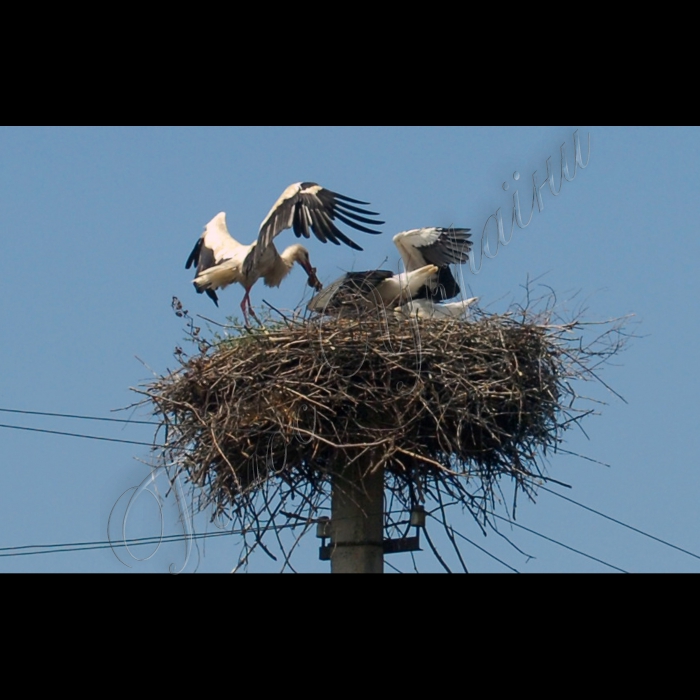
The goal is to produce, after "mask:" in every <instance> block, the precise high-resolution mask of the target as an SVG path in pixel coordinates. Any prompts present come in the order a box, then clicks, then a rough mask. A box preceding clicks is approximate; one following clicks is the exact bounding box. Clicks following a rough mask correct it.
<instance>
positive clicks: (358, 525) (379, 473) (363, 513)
mask: <svg viewBox="0 0 700 700" xmlns="http://www.w3.org/2000/svg"><path fill="white" fill-rule="evenodd" d="M371 464H372V456H371V453H368V454H367V456H366V457H361V458H360V459H358V460H357V461H356V462H354V463H353V464H351V465H349V466H347V467H345V468H344V469H342V471H341V472H340V473H339V474H335V475H334V476H333V477H332V484H331V522H330V525H331V544H330V547H329V549H330V559H331V573H332V574H381V573H384V543H383V537H384V470H383V469H377V470H376V471H374V472H373V473H368V470H369V469H370V467H371Z"/></svg>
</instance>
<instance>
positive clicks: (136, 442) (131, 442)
mask: <svg viewBox="0 0 700 700" xmlns="http://www.w3.org/2000/svg"><path fill="white" fill-rule="evenodd" d="M0 428H11V429H12V430H29V431H31V432H33V433H49V434H50V435H65V436H68V437H77V438H84V439H86V440H105V441H106V442H123V443H126V444H127V445H145V446H146V447H158V448H165V447H166V445H154V444H153V443H152V442H141V441H139V440H122V439H120V438H109V437H101V436H99V435H83V434H81V433H66V432H64V431H62V430H46V429H45V428H26V427H24V426H22V425H5V424H4V423H0Z"/></svg>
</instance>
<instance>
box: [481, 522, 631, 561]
mask: <svg viewBox="0 0 700 700" xmlns="http://www.w3.org/2000/svg"><path fill="white" fill-rule="evenodd" d="M490 515H493V517H494V518H498V519H499V520H504V521H505V522H507V523H510V524H511V525H515V527H519V528H520V529H521V530H526V531H527V532H531V533H532V534H533V535H537V537H541V538H542V539H544V540H548V541H549V542H553V543H554V544H558V545H559V546H560V547H564V549H568V550H570V551H572V552H575V553H576V554H580V555H581V556H582V557H586V558H587V559H592V560H593V561H597V562H598V563H599V564H604V565H605V566H609V567H610V568H611V569H615V570H616V571H619V572H621V573H623V574H628V573H629V571H625V570H624V569H621V568H620V567H619V566H615V565H614V564H609V563H608V562H607V561H603V560H602V559H598V557H594V556H593V555H592V554H586V552H582V551H581V550H580V549H575V548H574V547H569V545H568V544H564V543H563V542H559V541H558V540H555V539H553V538H552V537H547V535H543V534H542V533H541V532H537V531H536V530H531V529H530V528H529V527H525V526H524V525H520V524H519V523H516V522H515V521H514V520H509V519H508V518H504V517H503V516H502V515H497V514H496V513H490Z"/></svg>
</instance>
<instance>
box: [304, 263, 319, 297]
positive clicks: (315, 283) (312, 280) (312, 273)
mask: <svg viewBox="0 0 700 700" xmlns="http://www.w3.org/2000/svg"><path fill="white" fill-rule="evenodd" d="M304 270H306V274H307V275H308V277H309V279H308V280H307V284H308V285H309V287H313V288H314V289H315V290H316V291H317V292H320V291H321V290H322V289H323V285H322V284H321V282H319V279H318V277H316V268H315V267H311V265H308V266H307V265H304Z"/></svg>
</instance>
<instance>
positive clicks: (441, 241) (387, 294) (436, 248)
mask: <svg viewBox="0 0 700 700" xmlns="http://www.w3.org/2000/svg"><path fill="white" fill-rule="evenodd" d="M470 230H471V229H468V228H441V227H429V228H416V229H411V230H410V231H403V232H402V233H397V234H396V235H395V236H394V239H393V240H394V245H396V247H397V248H398V250H399V253H400V254H401V258H402V260H403V264H404V267H405V269H406V271H405V272H402V273H401V274H393V273H392V272H390V271H388V270H369V271H367V272H348V273H346V274H345V275H344V276H343V277H341V278H339V279H337V280H336V281H335V282H333V283H331V284H330V285H329V286H328V287H327V288H326V289H324V290H323V291H322V292H320V293H319V294H317V295H316V296H314V298H313V299H311V301H310V302H309V304H308V308H309V309H310V310H311V311H317V312H319V313H326V312H328V313H334V312H337V311H339V310H341V309H348V308H349V307H350V306H354V307H356V308H357V307H358V304H359V308H368V307H371V306H380V307H391V308H393V307H396V306H401V305H403V304H407V303H409V302H410V301H411V300H415V299H425V300H428V301H429V302H430V303H431V304H434V303H435V302H439V301H443V300H445V299H452V298H454V297H456V296H457V295H458V294H459V292H460V289H459V285H458V284H457V281H456V280H455V278H454V276H453V275H452V272H451V271H450V265H451V264H463V263H465V262H467V261H468V260H469V251H470V250H471V246H472V242H471V235H470V233H469V231H470Z"/></svg>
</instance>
